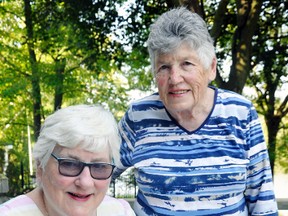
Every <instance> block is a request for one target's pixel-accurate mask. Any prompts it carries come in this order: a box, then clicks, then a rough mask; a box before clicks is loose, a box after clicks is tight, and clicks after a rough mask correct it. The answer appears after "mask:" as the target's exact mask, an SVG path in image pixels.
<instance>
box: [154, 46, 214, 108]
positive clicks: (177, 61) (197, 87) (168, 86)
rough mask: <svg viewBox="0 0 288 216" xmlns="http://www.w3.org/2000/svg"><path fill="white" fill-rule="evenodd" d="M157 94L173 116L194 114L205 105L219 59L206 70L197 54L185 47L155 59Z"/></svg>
mask: <svg viewBox="0 0 288 216" xmlns="http://www.w3.org/2000/svg"><path fill="white" fill-rule="evenodd" d="M155 70H156V71H155V73H156V83H157V87H158V92H159V95H160V98H161V100H162V102H163V103H164V105H165V107H166V109H167V110H168V111H170V112H172V113H173V112H185V111H188V112H189V111H191V110H192V109H193V108H195V107H197V105H200V104H201V103H204V102H205V101H204V100H205V95H206V94H207V89H208V84H209V83H210V82H211V81H212V80H214V79H215V76H216V59H214V60H213V62H212V64H211V66H210V67H209V68H204V66H203V64H202V63H201V61H200V60H199V58H198V56H197V54H196V52H195V51H193V50H192V49H191V48H190V47H189V46H187V45H186V44H182V45H181V46H180V47H179V48H177V49H176V50H174V52H173V53H168V54H160V55H158V56H157V57H156V61H155Z"/></svg>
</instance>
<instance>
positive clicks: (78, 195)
mask: <svg viewBox="0 0 288 216" xmlns="http://www.w3.org/2000/svg"><path fill="white" fill-rule="evenodd" d="M71 194H72V195H73V196H76V197H79V198H84V197H87V196H88V195H87V196H81V195H78V194H74V193H71Z"/></svg>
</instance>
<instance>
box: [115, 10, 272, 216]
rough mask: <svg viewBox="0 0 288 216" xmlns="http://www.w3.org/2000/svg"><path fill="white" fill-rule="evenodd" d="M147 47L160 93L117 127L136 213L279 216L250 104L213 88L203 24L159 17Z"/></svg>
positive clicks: (184, 17)
mask: <svg viewBox="0 0 288 216" xmlns="http://www.w3.org/2000/svg"><path fill="white" fill-rule="evenodd" d="M150 30H151V31H150V35H149V38H148V41H147V46H148V51H149V54H150V60H151V66H152V71H153V75H154V77H155V82H156V85H157V88H158V91H157V92H155V93H154V94H152V95H149V96H147V97H145V98H142V99H139V100H137V101H135V102H132V104H131V105H130V107H129V108H128V110H127V112H126V113H125V115H124V117H123V118H122V119H121V121H120V124H119V126H120V134H121V137H122V145H121V148H120V152H121V165H119V166H118V167H117V169H116V171H115V175H114V178H116V177H117V176H118V175H120V174H121V172H123V171H124V170H125V169H126V168H128V167H134V168H135V169H134V170H135V179H136V182H137V185H138V188H139V190H138V194H137V199H136V201H135V204H134V211H135V212H136V214H137V215H139V216H143V215H157V216H168V215H171V216H177V215H179V216H180V215H181V216H183V215H213V216H216V215H221V216H222V215H238V216H239V215H242V216H247V215H265V216H268V215H270V216H272V215H273V216H274V215H277V204H276V201H275V196H274V191H273V183H272V175H271V167H270V163H269V157H268V152H267V147H266V143H265V140H264V136H263V132H262V129H261V124H260V121H259V118H258V116H257V113H256V110H255V108H254V107H253V105H252V103H251V102H250V101H249V100H247V99H246V98H244V97H243V96H242V95H239V94H237V93H235V92H231V91H228V90H224V89H220V88H217V87H215V86H212V85H211V82H212V81H213V80H214V79H215V77H216V66H217V60H216V55H215V50H214V45H213V40H212V38H211V36H210V35H209V32H208V29H207V27H206V24H205V22H204V20H203V19H202V18H201V17H200V16H199V15H197V14H196V13H192V12H191V11H189V10H188V9H186V8H184V7H180V8H175V9H172V10H170V11H168V12H166V13H164V14H162V15H161V16H160V17H159V18H158V19H157V20H156V21H155V23H154V24H153V25H152V26H151V29H150Z"/></svg>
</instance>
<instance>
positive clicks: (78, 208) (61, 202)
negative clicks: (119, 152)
mask: <svg viewBox="0 0 288 216" xmlns="http://www.w3.org/2000/svg"><path fill="white" fill-rule="evenodd" d="M54 153H55V154H56V155H57V156H58V157H61V158H71V159H75V160H80V161H83V162H106V163H110V158H109V154H108V150H107V151H105V152H99V153H92V152H88V151H85V150H83V149H81V148H79V147H77V148H74V149H69V148H62V149H60V151H54ZM37 177H38V178H39V179H40V182H41V186H42V189H43V194H44V202H45V205H46V210H47V211H48V213H49V215H69V216H74V215H75V216H76V215H77V216H79V215H83V216H84V215H86V216H88V215H96V209H97V207H98V206H99V205H100V203H101V202H102V200H103V198H104V196H105V194H106V192H107V190H108V187H109V184H110V178H109V179H107V180H96V179H93V178H92V177H91V175H90V170H89V168H88V167H85V168H84V170H83V171H82V172H81V173H80V175H79V176H76V177H67V176H63V175H61V174H60V173H59V171H58V162H57V160H56V159H55V158H53V157H50V158H49V161H48V163H47V166H46V167H45V170H44V171H43V170H42V169H41V168H38V173H37Z"/></svg>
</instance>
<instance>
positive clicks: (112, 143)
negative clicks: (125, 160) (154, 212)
mask: <svg viewBox="0 0 288 216" xmlns="http://www.w3.org/2000/svg"><path fill="white" fill-rule="evenodd" d="M119 145H120V138H119V134H118V129H117V123H116V122H115V119H114V117H113V115H112V114H111V113H110V112H108V111H106V110H105V109H103V108H102V107H101V106H94V105H75V106H70V107H67V108H63V109H60V110H58V111H56V112H55V113H54V114H52V115H50V116H49V117H48V118H47V119H46V120H45V122H44V124H43V127H42V129H41V132H40V136H39V138H38V140H37V142H36V144H35V146H34V152H33V156H34V159H35V162H36V178H37V187H36V188H35V189H34V190H32V191H31V192H29V193H27V194H25V195H20V196H18V197H16V198H13V199H11V200H9V201H8V202H6V203H4V204H2V205H1V206H0V215H1V216H5V215H9V216H17V215H29V216H30V215H31V216H32V215H33V216H42V215H44V216H46V215H49V216H60V215H61V216H64V215H65V216H74V215H75V216H80V215H81V216H96V215H97V216H101V215H103V216H104V215H105V216H127V215H129V216H133V215H135V214H134V212H133V210H132V209H131V207H130V205H129V203H128V202H126V201H125V200H121V199H115V198H112V197H109V196H107V195H106V192H107V190H108V188H109V184H110V180H111V178H110V177H111V174H112V172H113V169H114V167H115V165H114V163H117V161H119Z"/></svg>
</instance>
